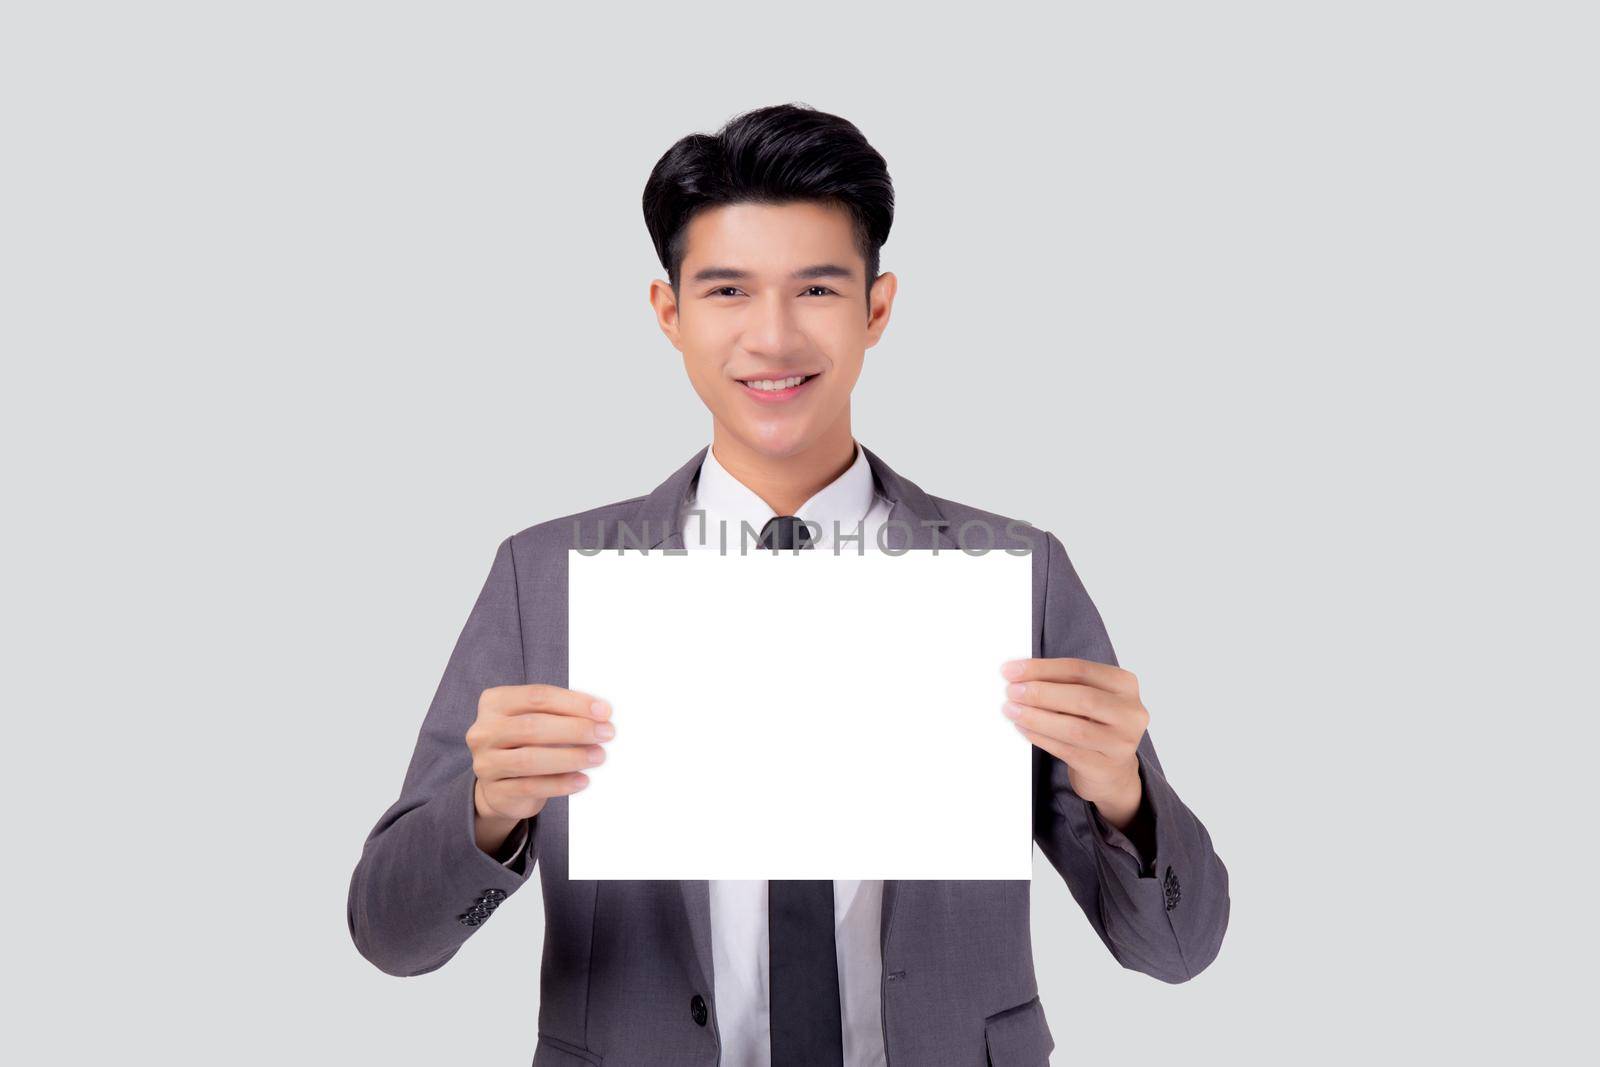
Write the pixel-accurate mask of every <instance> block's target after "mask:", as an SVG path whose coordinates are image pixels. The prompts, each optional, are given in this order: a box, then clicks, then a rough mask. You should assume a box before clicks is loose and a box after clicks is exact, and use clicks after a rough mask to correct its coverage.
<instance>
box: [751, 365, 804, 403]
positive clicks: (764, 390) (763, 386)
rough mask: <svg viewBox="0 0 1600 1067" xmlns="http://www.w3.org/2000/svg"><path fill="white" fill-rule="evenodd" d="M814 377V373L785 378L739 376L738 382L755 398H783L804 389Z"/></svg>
mask: <svg viewBox="0 0 1600 1067" xmlns="http://www.w3.org/2000/svg"><path fill="white" fill-rule="evenodd" d="M818 373H821V372H820V371H819V372H818ZM815 377H817V375H816V374H792V375H790V376H788V377H787V378H741V379H739V384H740V385H741V386H743V387H744V390H745V392H747V393H749V394H751V395H752V396H753V397H755V399H757V400H785V399H787V398H789V397H791V396H794V395H795V394H796V393H798V392H800V390H802V389H804V388H805V387H806V384H807V383H809V382H810V381H811V379H813V378H815Z"/></svg>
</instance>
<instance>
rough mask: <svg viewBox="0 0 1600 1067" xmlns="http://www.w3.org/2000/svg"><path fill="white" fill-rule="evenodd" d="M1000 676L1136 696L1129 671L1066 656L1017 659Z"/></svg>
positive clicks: (1136, 682) (1005, 667)
mask: <svg viewBox="0 0 1600 1067" xmlns="http://www.w3.org/2000/svg"><path fill="white" fill-rule="evenodd" d="M1001 673H1002V674H1004V675H1005V676H1006V677H1007V678H1010V679H1011V680H1012V681H1014V682H1031V681H1035V680H1038V681H1044V682H1078V683H1081V684H1083V685H1092V686H1094V687H1095V688H1096V689H1104V690H1106V691H1107V692H1111V693H1124V694H1126V695H1128V696H1137V695H1138V692H1139V679H1137V678H1135V677H1134V675H1133V672H1131V671H1125V670H1123V669H1122V668H1121V667H1114V666H1112V665H1111V664H1109V663H1096V662H1095V661H1094V660H1092V659H1072V658H1070V657H1065V656H1062V657H1056V658H1050V659H1046V658H1039V657H1035V658H1033V659H1018V660H1012V661H1010V662H1009V663H1006V664H1005V665H1004V666H1003V667H1002V668H1001Z"/></svg>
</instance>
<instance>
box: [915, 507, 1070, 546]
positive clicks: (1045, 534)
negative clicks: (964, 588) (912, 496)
mask: <svg viewBox="0 0 1600 1067" xmlns="http://www.w3.org/2000/svg"><path fill="white" fill-rule="evenodd" d="M928 499H929V500H931V501H933V503H934V506H935V507H937V508H938V509H939V514H940V515H942V516H943V517H944V521H945V527H944V528H945V532H946V533H948V534H949V535H950V537H951V539H953V540H954V541H955V542H956V545H957V547H960V548H964V549H967V550H969V551H972V552H977V551H979V550H980V549H984V548H997V549H1012V550H1020V549H1024V548H1026V549H1031V550H1032V551H1033V552H1034V553H1035V554H1036V555H1037V556H1039V557H1041V558H1043V557H1044V556H1045V555H1047V554H1048V552H1049V551H1050V543H1051V541H1055V544H1056V545H1057V546H1058V547H1059V545H1060V544H1061V542H1060V541H1059V540H1057V539H1056V537H1055V534H1053V533H1051V532H1050V531H1049V530H1044V529H1040V528H1039V527H1037V526H1035V525H1033V524H1032V523H1030V522H1029V521H1028V520H1026V519H1019V518H1014V517H1013V516H1010V515H1002V514H1000V513H999V512H997V511H988V510H985V509H984V508H979V507H974V506H973V505H971V504H963V503H961V502H960V501H958V500H950V499H948V498H946V497H941V496H931V495H930V496H929V497H928Z"/></svg>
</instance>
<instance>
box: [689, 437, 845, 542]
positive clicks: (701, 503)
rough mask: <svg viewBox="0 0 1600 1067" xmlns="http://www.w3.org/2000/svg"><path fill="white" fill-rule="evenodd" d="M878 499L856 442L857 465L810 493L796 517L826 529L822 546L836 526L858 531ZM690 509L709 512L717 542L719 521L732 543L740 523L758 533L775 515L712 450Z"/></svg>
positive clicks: (704, 465) (708, 517)
mask: <svg viewBox="0 0 1600 1067" xmlns="http://www.w3.org/2000/svg"><path fill="white" fill-rule="evenodd" d="M876 498H877V489H876V487H875V486H874V484H873V478H872V466H871V464H869V463H868V461H867V455H866V452H865V451H863V450H862V448H861V445H860V443H859V442H857V443H856V458H855V462H854V463H852V464H850V466H849V468H848V469H846V470H845V472H844V473H843V474H841V475H839V477H837V478H835V479H834V480H833V481H831V482H829V483H828V484H827V485H825V486H823V487H822V488H821V489H819V490H817V491H816V493H814V494H812V496H811V499H809V500H807V501H806V502H805V503H804V504H801V505H800V507H799V508H798V509H797V510H796V511H795V515H797V516H799V517H800V518H802V519H805V520H807V521H808V522H814V523H816V524H817V525H818V526H820V527H821V528H822V535H821V537H820V538H819V539H818V541H817V545H818V547H822V546H826V545H827V544H829V543H831V542H832V540H833V534H834V526H835V524H836V523H837V525H838V529H839V531H840V532H841V533H854V532H855V531H856V528H857V526H859V525H860V524H861V523H862V522H863V521H864V520H865V519H866V517H867V513H868V512H869V511H871V510H872V504H873V501H874V500H875V499H876ZM689 506H690V507H691V508H694V509H698V510H701V511H704V512H705V513H706V525H707V527H708V530H707V535H706V536H707V537H708V538H709V539H711V540H713V541H715V539H716V538H715V534H713V533H711V531H712V530H715V528H716V523H717V521H718V520H725V521H726V522H727V524H728V537H729V540H730V543H731V542H733V541H734V540H735V539H736V538H737V537H738V534H739V523H740V522H741V521H742V522H748V523H749V524H750V525H751V526H752V527H753V528H755V529H756V530H760V529H761V528H762V527H763V526H765V525H766V523H767V520H768V519H770V518H772V517H773V516H774V515H776V514H777V512H775V511H773V510H772V508H771V507H770V506H769V505H768V504H767V502H766V501H765V500H762V499H761V497H760V496H758V495H756V492H755V490H753V489H751V488H750V487H749V486H747V485H745V484H744V483H743V482H741V481H739V479H737V478H735V477H734V476H733V475H732V474H730V473H728V469H727V468H726V467H724V466H723V465H722V464H721V463H719V462H717V457H716V454H715V453H714V452H713V451H712V450H711V449H710V448H707V449H706V458H705V459H704V460H703V461H702V462H701V464H700V476H699V481H698V483H697V485H696V487H695V491H694V495H693V498H692V499H691V501H690V504H689Z"/></svg>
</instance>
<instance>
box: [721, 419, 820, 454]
mask: <svg viewBox="0 0 1600 1067" xmlns="http://www.w3.org/2000/svg"><path fill="white" fill-rule="evenodd" d="M811 429H812V428H811V427H809V426H806V427H798V426H741V427H739V430H738V436H739V437H740V438H741V439H742V440H743V441H744V442H745V444H746V445H747V446H748V447H749V448H750V449H751V450H752V451H755V452H759V453H761V454H762V455H763V456H767V457H768V458H770V459H786V458H788V457H789V456H793V455H798V454H799V453H801V452H804V451H805V450H806V449H807V448H809V447H811V445H812V444H813V443H815V440H816V434H815V433H813V432H811Z"/></svg>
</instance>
